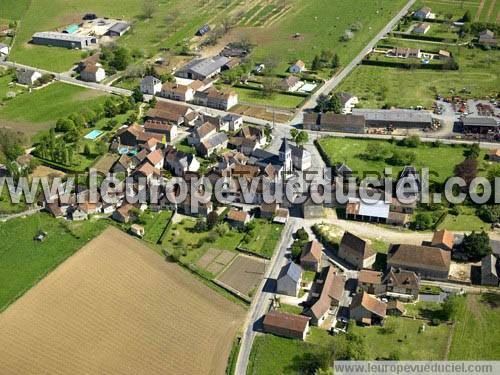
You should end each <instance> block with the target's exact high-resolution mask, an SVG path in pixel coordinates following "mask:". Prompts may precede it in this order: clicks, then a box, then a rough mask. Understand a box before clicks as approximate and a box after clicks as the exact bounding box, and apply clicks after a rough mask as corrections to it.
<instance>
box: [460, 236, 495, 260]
mask: <svg viewBox="0 0 500 375" xmlns="http://www.w3.org/2000/svg"><path fill="white" fill-rule="evenodd" d="M462 251H463V252H464V254H465V255H466V256H467V257H468V259H469V260H472V261H477V260H480V259H481V258H483V257H485V256H486V255H489V254H491V251H492V250H491V245H490V238H489V237H488V234H487V233H486V232H484V231H483V232H481V233H476V232H472V233H471V234H469V235H465V236H464V240H463V241H462Z"/></svg>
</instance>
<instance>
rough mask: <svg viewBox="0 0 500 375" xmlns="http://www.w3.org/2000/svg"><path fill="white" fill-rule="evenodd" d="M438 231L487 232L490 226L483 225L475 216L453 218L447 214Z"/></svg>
mask: <svg viewBox="0 0 500 375" xmlns="http://www.w3.org/2000/svg"><path fill="white" fill-rule="evenodd" d="M438 229H448V230H453V231H472V230H475V231H481V230H485V231H489V230H490V229H491V224H488V223H485V222H484V221H482V220H481V219H480V218H479V217H477V216H476V215H473V214H471V215H463V214H460V215H458V216H453V215H450V214H448V215H447V216H446V218H445V219H444V220H443V222H442V223H441V224H439V227H438Z"/></svg>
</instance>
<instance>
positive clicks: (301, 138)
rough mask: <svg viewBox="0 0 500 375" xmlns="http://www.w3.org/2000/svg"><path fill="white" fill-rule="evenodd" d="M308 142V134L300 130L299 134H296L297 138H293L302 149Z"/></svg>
mask: <svg viewBox="0 0 500 375" xmlns="http://www.w3.org/2000/svg"><path fill="white" fill-rule="evenodd" d="M308 141H309V134H308V133H307V132H306V131H304V130H301V131H300V132H299V134H297V137H296V138H295V143H296V144H297V146H299V147H303V146H304V144H305V143H307V142H308Z"/></svg>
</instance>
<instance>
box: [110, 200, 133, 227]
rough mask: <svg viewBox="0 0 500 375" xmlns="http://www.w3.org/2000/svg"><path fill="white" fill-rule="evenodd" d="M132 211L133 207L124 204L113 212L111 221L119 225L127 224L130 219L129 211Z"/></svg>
mask: <svg viewBox="0 0 500 375" xmlns="http://www.w3.org/2000/svg"><path fill="white" fill-rule="evenodd" d="M133 209H134V206H133V205H131V204H129V203H125V204H123V205H122V206H121V207H119V208H118V209H117V210H116V211H115V212H113V216H112V217H113V220H116V221H118V222H119V223H124V224H126V223H128V222H129V221H130V219H131V217H132V215H131V211H132V210H133Z"/></svg>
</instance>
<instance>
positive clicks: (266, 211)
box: [259, 202, 279, 219]
mask: <svg viewBox="0 0 500 375" xmlns="http://www.w3.org/2000/svg"><path fill="white" fill-rule="evenodd" d="M278 209H279V204H278V203H265V202H264V203H262V204H261V205H260V207H259V212H260V217H261V218H263V219H272V218H274V215H276V212H277V211H278Z"/></svg>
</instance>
